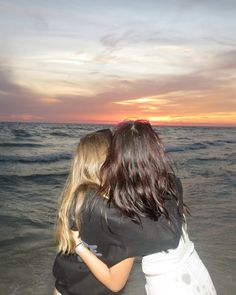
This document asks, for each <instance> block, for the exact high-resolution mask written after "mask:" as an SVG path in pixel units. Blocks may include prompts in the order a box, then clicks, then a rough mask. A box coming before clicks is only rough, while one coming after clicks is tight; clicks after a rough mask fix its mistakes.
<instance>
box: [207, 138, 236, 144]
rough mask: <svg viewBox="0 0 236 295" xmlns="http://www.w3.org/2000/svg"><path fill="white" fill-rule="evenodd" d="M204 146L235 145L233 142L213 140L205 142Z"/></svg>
mask: <svg viewBox="0 0 236 295" xmlns="http://www.w3.org/2000/svg"><path fill="white" fill-rule="evenodd" d="M204 143H205V144H208V145H213V146H222V145H225V144H232V143H236V141H235V140H222V139H218V140H214V141H205V142H204Z"/></svg>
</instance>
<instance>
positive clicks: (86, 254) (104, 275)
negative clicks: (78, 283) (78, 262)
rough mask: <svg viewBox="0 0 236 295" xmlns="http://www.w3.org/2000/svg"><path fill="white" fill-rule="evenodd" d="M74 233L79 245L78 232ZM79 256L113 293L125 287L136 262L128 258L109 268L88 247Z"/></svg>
mask: <svg viewBox="0 0 236 295" xmlns="http://www.w3.org/2000/svg"><path fill="white" fill-rule="evenodd" d="M72 232H73V236H74V239H75V242H76V244H78V243H79V241H80V239H79V237H78V232H77V231H72ZM79 256H80V258H81V259H82V260H83V261H84V263H85V264H86V265H87V267H88V268H89V270H90V271H91V272H92V273H93V275H94V276H95V277H96V278H97V279H98V280H99V281H100V282H101V283H102V284H104V285H105V286H106V287H107V288H108V289H110V290H111V291H113V292H119V291H120V290H121V289H122V288H123V287H124V286H125V284H126V282H127V279H128V277H129V273H130V270H131V268H132V266H133V262H134V258H127V259H125V260H122V261H121V262H119V263H117V264H115V265H114V266H112V267H110V268H109V267H108V266H107V265H106V264H105V263H104V262H102V261H101V260H100V259H99V258H98V257H97V256H96V255H95V254H93V253H92V252H91V251H90V250H89V249H88V248H86V247H83V248H82V250H81V251H80V253H79Z"/></svg>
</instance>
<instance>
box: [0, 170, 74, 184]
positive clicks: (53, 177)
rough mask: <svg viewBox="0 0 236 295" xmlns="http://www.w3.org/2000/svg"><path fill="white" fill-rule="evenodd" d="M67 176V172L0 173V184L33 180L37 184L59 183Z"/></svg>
mask: <svg viewBox="0 0 236 295" xmlns="http://www.w3.org/2000/svg"><path fill="white" fill-rule="evenodd" d="M67 176H68V172H61V173H51V174H31V175H16V174H12V175H0V184H3V185H9V184H10V185H12V184H17V183H22V181H26V182H34V183H37V184H55V183H61V181H62V180H65V179H66V178H67Z"/></svg>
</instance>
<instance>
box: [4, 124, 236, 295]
mask: <svg viewBox="0 0 236 295" xmlns="http://www.w3.org/2000/svg"><path fill="white" fill-rule="evenodd" d="M106 127H107V125H106ZM108 127H112V126H108ZM100 128H104V125H75V124H39V123H35V124H34V123H0V222H1V227H0V290H1V291H0V293H1V294H4V295H18V294H19V295H49V294H52V289H53V284H54V279H53V276H52V273H51V268H52V264H53V260H54V257H55V246H54V236H53V235H54V223H55V216H56V209H57V203H58V198H59V196H60V192H61V190H62V188H63V185H64V183H65V181H66V178H67V175H68V171H69V168H70V163H71V157H72V155H73V152H74V150H75V147H76V144H77V143H78V141H79V139H80V137H81V136H83V135H84V134H86V133H88V132H90V131H94V130H97V129H100ZM157 130H158V131H159V133H160V136H161V138H162V140H163V142H164V143H165V146H166V150H167V151H168V153H169V154H170V156H171V157H172V159H173V161H174V163H175V166H176V171H177V174H178V175H179V176H180V177H181V179H182V182H183V187H184V198H185V202H186V203H187V204H188V205H189V207H190V208H191V212H192V216H191V217H189V218H188V228H189V234H190V237H191V239H192V240H193V241H194V243H195V246H196V249H197V251H198V253H199V254H200V256H201V258H202V260H203V261H204V263H205V264H206V266H207V268H208V270H209V272H210V274H211V276H212V279H213V281H214V284H215V286H216V289H217V291H218V294H219V295H234V294H236V234H235V233H236V231H235V229H236V227H235V225H236V206H235V205H236V202H235V198H236V194H235V192H236V189H235V188H236V128H213V127H212V128H209V127H157Z"/></svg>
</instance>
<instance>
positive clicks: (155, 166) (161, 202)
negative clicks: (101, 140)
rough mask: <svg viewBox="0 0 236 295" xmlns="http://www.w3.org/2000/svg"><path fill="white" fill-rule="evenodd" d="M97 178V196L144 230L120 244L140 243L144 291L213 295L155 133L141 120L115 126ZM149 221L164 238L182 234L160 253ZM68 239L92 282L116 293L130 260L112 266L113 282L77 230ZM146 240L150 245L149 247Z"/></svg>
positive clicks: (151, 294)
mask: <svg viewBox="0 0 236 295" xmlns="http://www.w3.org/2000/svg"><path fill="white" fill-rule="evenodd" d="M102 174H103V179H104V181H105V183H104V186H103V192H104V193H105V194H106V195H108V196H109V202H108V206H109V204H110V205H111V206H114V207H115V208H116V209H118V210H119V211H120V212H121V216H123V218H124V219H128V220H130V223H134V224H139V225H140V226H141V227H142V228H143V229H144V230H145V231H146V232H147V233H146V237H145V238H142V239H140V240H139V241H138V242H137V236H136V235H135V234H136V233H135V231H131V232H130V235H127V236H126V240H125V243H126V244H127V245H129V247H130V246H131V245H132V240H133V241H134V242H133V247H134V248H135V247H136V244H137V243H139V244H140V245H141V247H137V249H138V252H137V253H135V254H136V255H142V256H144V257H143V262H142V267H143V272H144V274H145V277H146V286H145V287H146V293H147V294H148V295H157V294H158V295H163V294H166V295H167V294H179V295H180V294H181V295H191V294H210V295H215V294H216V291H215V288H214V285H213V283H212V281H211V278H210V276H209V273H208V271H207V269H206V268H205V266H204V264H203V263H202V261H201V259H200V258H199V256H198V255H197V253H196V251H195V250H194V245H193V243H192V242H191V241H190V240H189V238H188V234H187V231H186V223H185V222H184V213H185V210H186V207H185V206H184V204H183V199H182V187H181V183H180V181H179V180H178V179H177V178H176V177H175V176H174V174H173V171H172V169H171V165H170V162H169V161H168V157H167V155H166V153H165V149H164V147H163V145H162V143H161V140H160V138H159V136H158V134H157V133H156V132H155V131H154V130H153V128H152V126H151V125H150V124H149V123H148V122H147V121H139V120H138V121H128V122H124V123H121V124H119V125H118V126H117V128H116V130H115V133H114V136H113V140H112V144H111V147H110V151H109V155H108V158H107V160H106V162H105V164H104V165H103V173H102ZM176 212H178V213H176ZM179 220H182V221H183V222H182V223H180V222H179ZM155 223H156V224H160V223H161V224H162V230H163V232H162V235H164V236H165V235H166V236H168V232H169V231H170V227H171V228H172V230H175V231H176V234H178V233H179V231H180V228H179V226H180V224H181V226H182V236H181V238H180V241H179V243H178V245H176V246H175V247H169V250H168V251H160V249H158V244H159V239H160V237H161V235H159V236H158V235H155V232H154V231H152V230H153V227H150V228H148V227H147V224H148V225H153V224H155ZM142 237H144V236H142ZM74 238H75V241H76V243H77V246H76V248H75V251H76V253H77V254H78V255H79V256H80V257H81V259H82V260H83V261H84V262H85V263H86V264H87V266H88V267H89V268H90V270H91V271H92V272H93V273H94V275H95V276H96V277H97V279H98V280H100V281H101V282H102V283H103V284H105V285H106V286H108V288H113V287H114V286H115V289H114V290H119V289H120V288H121V287H122V286H123V284H124V280H125V279H126V278H127V273H128V272H129V269H130V260H124V261H121V262H120V263H119V264H117V265H115V267H116V275H117V273H119V269H120V277H121V278H122V279H119V277H116V276H114V273H112V271H111V269H110V268H109V267H107V266H106V265H105V264H104V263H103V262H101V261H99V259H98V258H97V257H95V256H94V255H93V254H92V253H91V252H90V251H89V250H88V249H87V248H86V247H85V246H84V244H83V241H82V240H81V239H80V238H79V237H78V233H77V232H74ZM150 242H151V243H154V245H152V247H150ZM155 245H156V249H155ZM151 248H152V249H151ZM171 248H174V249H171ZM131 252H132V251H131ZM134 252H135V251H134ZM134 252H133V253H130V254H129V253H127V257H133V255H134ZM148 252H149V253H148ZM128 261H129V262H128Z"/></svg>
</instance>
